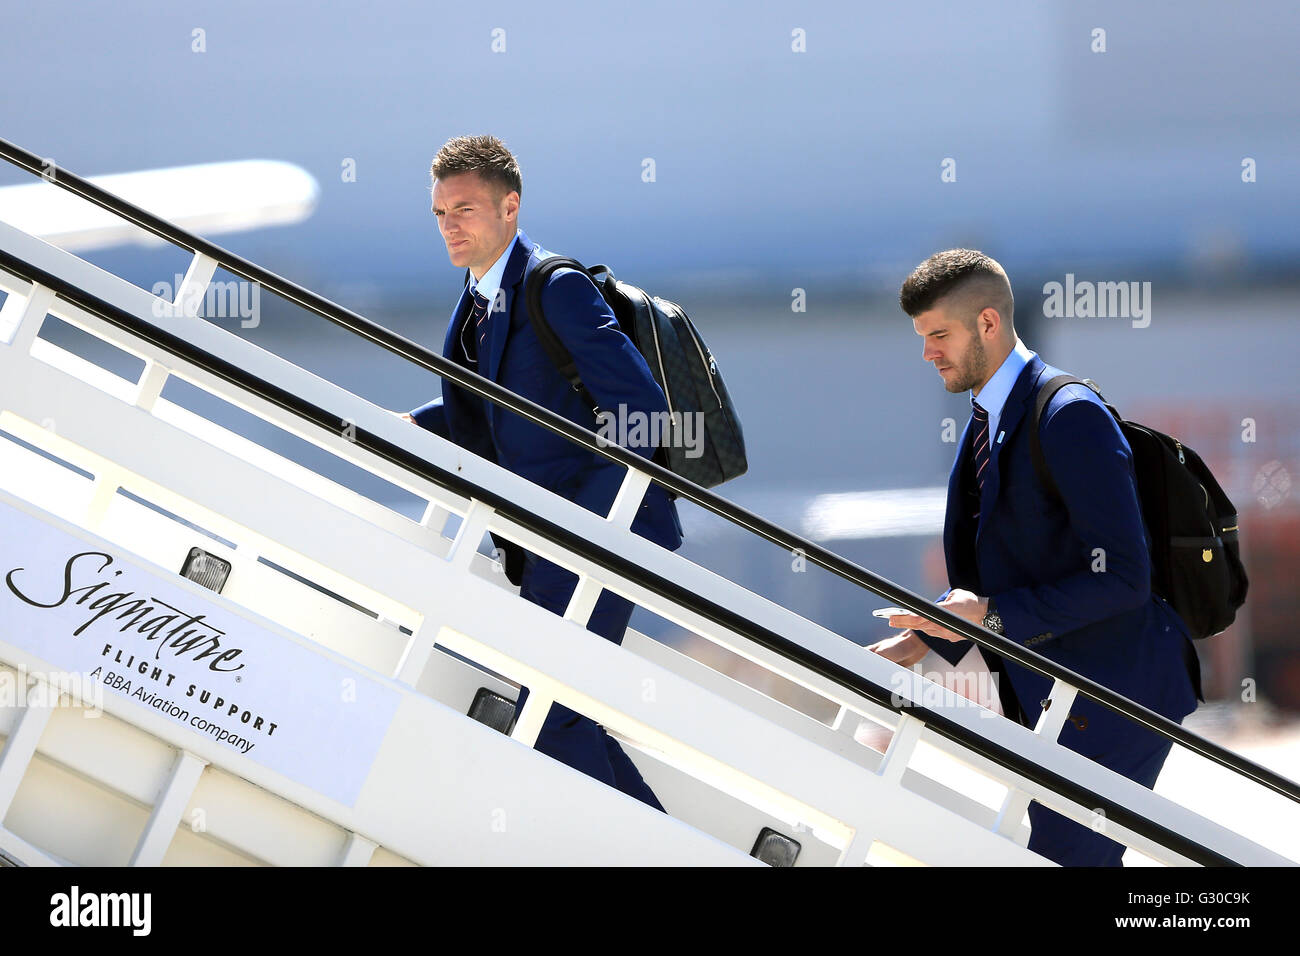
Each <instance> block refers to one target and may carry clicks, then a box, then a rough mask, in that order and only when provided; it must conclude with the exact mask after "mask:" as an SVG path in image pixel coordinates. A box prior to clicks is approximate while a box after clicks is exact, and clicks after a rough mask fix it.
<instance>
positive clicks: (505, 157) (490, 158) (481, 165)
mask: <svg viewBox="0 0 1300 956" xmlns="http://www.w3.org/2000/svg"><path fill="white" fill-rule="evenodd" d="M430 171H431V172H432V173H433V178H434V179H446V178H447V177H448V176H455V175H456V174H457V173H478V174H479V176H480V177H482V179H483V181H484V182H486V183H488V184H489V185H494V186H499V187H501V195H503V196H504V195H505V194H506V193H508V192H510V191H511V190H514V191H515V192H517V193H519V195H520V196H522V195H523V194H524V182H523V178H522V177H521V176H520V175H519V161H518V160H516V159H515V157H514V154H513V153H511V152H510V150H509V149H507V148H506V144H505V143H503V142H501V140H499V139H497V138H496V137H495V136H456V137H454V138H452V139H449V140H447V142H445V143H443V144H442V148H441V149H439V150H438V155H437V156H435V157H433V167H432V169H431V170H430Z"/></svg>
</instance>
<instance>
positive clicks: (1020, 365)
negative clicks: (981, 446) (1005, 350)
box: [970, 336, 1034, 450]
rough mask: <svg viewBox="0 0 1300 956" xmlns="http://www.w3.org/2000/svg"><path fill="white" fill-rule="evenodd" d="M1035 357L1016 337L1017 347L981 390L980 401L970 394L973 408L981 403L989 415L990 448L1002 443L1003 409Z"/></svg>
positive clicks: (972, 393) (973, 394)
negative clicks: (1018, 380) (999, 431)
mask: <svg viewBox="0 0 1300 956" xmlns="http://www.w3.org/2000/svg"><path fill="white" fill-rule="evenodd" d="M1033 357H1034V353H1033V352H1031V351H1030V350H1029V349H1028V348H1027V347H1026V346H1025V343H1024V342H1022V341H1020V338H1019V336H1017V337H1016V346H1015V348H1013V349H1012V350H1011V354H1010V355H1008V356H1007V357H1006V359H1004V360H1003V362H1002V364H1001V365H999V366H998V370H997V371H996V372H994V373H993V377H992V378H991V379H989V380H988V383H987V384H986V385H985V386H984V387H983V388H981V389H980V393H979V397H978V399H977V398H976V396H975V392H974V390H972V391H971V393H970V400H971V406H972V408H973V407H974V405H975V402H976V401H978V402H979V403H980V407H981V408H983V409H984V411H986V412H988V413H989V448H990V450H991V449H992V448H993V446H994V445H997V444H1000V443H1001V436H1000V435H998V423H999V422H1000V421H1001V420H1002V408H1003V406H1004V405H1006V403H1007V399H1008V398H1009V397H1010V396H1011V389H1012V388H1014V387H1015V384H1016V379H1018V378H1019V377H1020V373H1021V372H1022V371H1024V368H1025V366H1026V365H1028V364H1029V360H1030V359H1031V358H1033Z"/></svg>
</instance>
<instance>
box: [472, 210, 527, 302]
mask: <svg viewBox="0 0 1300 956" xmlns="http://www.w3.org/2000/svg"><path fill="white" fill-rule="evenodd" d="M518 241H519V230H518V229H516V230H515V237H514V238H513V239H511V240H510V245H508V246H506V251H505V252H503V253H501V255H500V256H498V257H497V261H496V262H494V263H492V265H491V266H489V267H488V271H487V272H485V273H483V278H481V279H479V280H478V281H477V282H475V281H474V273H472V272H471V273H470V274H469V288H470V291H471V292H477V293H478V294H479V295H481V296H483V298H485V299H487V300H488V309H489V310H491V308H492V300H493V299H495V298H496V294H497V289H500V288H501V277H502V276H503V275H505V271H506V263H507V262H509V261H510V253H511V252H513V251H514V248H515V243H517V242H518Z"/></svg>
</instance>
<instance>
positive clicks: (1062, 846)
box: [1029, 732, 1173, 866]
mask: <svg viewBox="0 0 1300 956" xmlns="http://www.w3.org/2000/svg"><path fill="white" fill-rule="evenodd" d="M1136 737H1137V741H1136V744H1135V745H1134V746H1129V747H1125V748H1124V749H1123V750H1118V751H1112V752H1111V753H1106V754H1102V755H1101V756H1099V757H1095V758H1093V759H1095V760H1096V761H1097V762H1098V763H1099V764H1101V765H1102V766H1103V767H1107V768H1109V769H1111V770H1114V771H1115V772H1116V773H1118V774H1121V775H1122V776H1125V777H1128V778H1129V779H1130V780H1132V781H1134V782H1136V783H1140V784H1142V786H1144V787H1146V788H1148V789H1155V785H1156V778H1157V777H1159V776H1160V768H1161V767H1163V766H1164V763H1165V758H1166V757H1168V756H1169V751H1170V749H1171V748H1172V747H1173V741H1171V740H1166V739H1164V738H1163V737H1159V736H1157V735H1155V734H1152V733H1150V732H1144V733H1141V734H1137V735H1136ZM1029 826H1030V833H1029V849H1031V850H1033V851H1034V852H1035V853H1039V854H1042V855H1043V856H1045V857H1047V858H1048V859H1049V860H1051V861H1053V862H1054V863H1059V864H1060V865H1061V866H1122V865H1123V862H1122V861H1123V857H1124V850H1125V847H1124V845H1123V844H1122V843H1116V842H1115V841H1114V840H1111V839H1109V838H1107V837H1105V836H1102V834H1101V833H1100V832H1098V831H1097V830H1096V829H1093V828H1092V827H1086V826H1083V825H1082V824H1079V823H1075V822H1074V821H1073V820H1069V819H1066V818H1065V817H1063V816H1061V815H1060V814H1059V813H1057V812H1056V811H1055V810H1049V809H1047V807H1044V806H1042V805H1041V804H1039V803H1037V802H1034V803H1031V804H1030V805H1029Z"/></svg>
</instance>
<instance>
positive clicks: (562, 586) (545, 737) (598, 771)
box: [516, 552, 664, 811]
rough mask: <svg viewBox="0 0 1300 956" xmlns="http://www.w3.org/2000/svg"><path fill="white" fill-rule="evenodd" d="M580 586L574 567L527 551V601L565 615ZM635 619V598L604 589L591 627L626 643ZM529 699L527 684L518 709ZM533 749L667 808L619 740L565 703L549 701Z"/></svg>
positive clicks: (524, 590)
mask: <svg viewBox="0 0 1300 956" xmlns="http://www.w3.org/2000/svg"><path fill="white" fill-rule="evenodd" d="M577 584H578V576H577V575H576V574H574V573H573V572H572V571H568V570H565V569H564V568H561V567H560V566H559V565H556V564H553V563H551V562H550V561H546V560H544V559H542V558H539V557H537V556H536V555H535V554H532V553H531V552H526V553H525V556H524V571H523V580H522V583H521V584H520V587H519V596H520V597H522V598H523V599H524V600H526V601H531V602H533V603H534V604H537V605H539V606H541V607H544V608H546V609H547V610H548V611H551V612H553V613H555V614H563V613H564V612H565V610H566V609H567V608H568V606H569V599H570V598H571V597H572V596H573V591H574V588H576V587H577ZM631 617H632V602H631V601H629V600H627V599H626V598H624V597H620V596H619V595H617V594H614V593H612V592H610V591H604V592H602V593H601V595H600V597H599V598H598V599H597V600H596V607H595V610H593V611H592V613H591V619H590V620H589V621H588V623H587V630H589V631H591V632H592V633H593V634H599V635H600V636H601V637H603V638H605V640H607V641H613V642H614V643H615V644H622V643H623V634H624V632H625V631H626V630H627V624H628V621H629V620H630V619H631ZM527 699H528V688H526V687H521V688H520V689H519V701H518V704H517V705H516V707H517V708H518V711H522V710H523V706H524V701H526V700H527ZM534 749H536V750H537V751H539V752H541V753H544V754H546V755H547V756H549V757H554V758H555V759H556V760H558V761H560V763H562V764H565V765H567V766H569V767H572V768H573V769H574V770H579V771H581V772H582V773H585V774H586V775H587V776H589V777H594V778H595V779H597V780H599V781H601V782H602V783H606V784H609V785H610V786H611V787H614V788H615V789H617V790H620V791H622V792H623V793H626V794H627V795H628V796H630V797H635V798H636V799H637V800H640V801H641V802H642V803H645V804H647V805H649V806H651V807H654V808H655V809H656V810H660V811H662V810H663V809H664V808H663V805H662V804H661V803H660V802H659V800H658V798H657V797H655V795H654V791H652V790H651V789H650V787H649V786H648V785H647V784H646V782H645V780H644V779H642V777H641V773H640V771H638V770H637V769H636V765H635V764H633V763H632V761H631V760H630V759H629V758H628V756H627V754H626V753H624V752H623V748H622V747H620V746H619V745H618V742H617V741H616V740H614V738H613V737H611V736H610V735H609V734H608V733H606V732H605V729H604V728H603V727H601V726H600V725H599V724H597V723H596V722H595V721H594V720H592V719H591V718H589V717H583V716H582V715H581V714H577V713H575V712H574V711H572V710H570V709H569V708H568V707H565V706H564V705H563V704H558V703H553V704H551V710H550V713H549V714H547V716H546V720H545V721H544V722H543V724H542V729H541V732H540V733H539V734H538V735H537V743H536V745H535V747H534Z"/></svg>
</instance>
